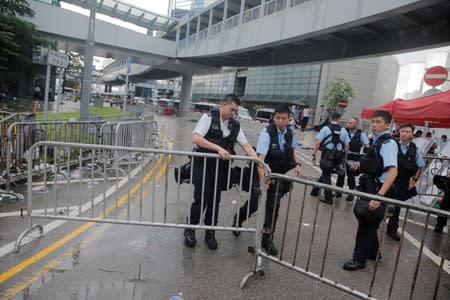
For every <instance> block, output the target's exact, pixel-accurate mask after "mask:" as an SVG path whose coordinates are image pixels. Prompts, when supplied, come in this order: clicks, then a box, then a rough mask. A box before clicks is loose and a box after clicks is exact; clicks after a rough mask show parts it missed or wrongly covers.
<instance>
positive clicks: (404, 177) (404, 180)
mask: <svg viewBox="0 0 450 300" xmlns="http://www.w3.org/2000/svg"><path fill="white" fill-rule="evenodd" d="M399 132H400V141H399V143H398V150H399V151H398V157H397V163H398V174H397V178H396V179H395V190H396V199H397V200H401V201H405V200H408V199H409V198H411V197H413V196H415V195H416V194H417V192H416V190H415V186H416V182H417V181H418V180H419V177H420V173H421V170H422V168H423V167H424V166H425V161H424V160H423V153H422V151H420V149H419V148H418V147H417V146H416V144H414V142H412V141H411V140H412V138H413V135H414V125H412V124H411V123H407V124H402V125H400V127H399ZM399 216H400V207H399V206H396V207H395V209H394V213H393V215H392V216H391V217H390V218H389V223H388V226H387V230H386V234H387V235H388V236H389V237H391V238H392V239H394V240H396V241H400V235H399V234H398V232H397V229H398V218H399Z"/></svg>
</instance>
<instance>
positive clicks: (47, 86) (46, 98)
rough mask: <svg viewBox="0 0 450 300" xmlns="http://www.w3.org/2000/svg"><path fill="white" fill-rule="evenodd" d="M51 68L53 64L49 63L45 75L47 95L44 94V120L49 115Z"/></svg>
mask: <svg viewBox="0 0 450 300" xmlns="http://www.w3.org/2000/svg"><path fill="white" fill-rule="evenodd" d="M50 69H51V66H50V65H49V64H47V74H46V77H45V96H44V121H47V117H48V92H49V91H48V90H49V87H50Z"/></svg>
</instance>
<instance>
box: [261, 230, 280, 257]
mask: <svg viewBox="0 0 450 300" xmlns="http://www.w3.org/2000/svg"><path fill="white" fill-rule="evenodd" d="M261 246H262V248H263V249H264V250H266V252H267V253H268V254H269V255H274V256H275V255H277V254H278V249H277V247H276V246H275V245H274V243H273V241H272V240H271V235H270V233H263V235H262V240H261Z"/></svg>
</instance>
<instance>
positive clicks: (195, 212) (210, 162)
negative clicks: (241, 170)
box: [190, 157, 226, 225]
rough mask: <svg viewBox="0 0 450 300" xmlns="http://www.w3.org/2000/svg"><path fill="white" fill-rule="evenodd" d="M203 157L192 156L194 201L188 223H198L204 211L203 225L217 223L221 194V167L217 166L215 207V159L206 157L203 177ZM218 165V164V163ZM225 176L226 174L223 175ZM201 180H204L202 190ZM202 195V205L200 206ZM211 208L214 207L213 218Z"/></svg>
mask: <svg viewBox="0 0 450 300" xmlns="http://www.w3.org/2000/svg"><path fill="white" fill-rule="evenodd" d="M203 165H204V159H203V158H198V157H196V158H194V166H193V167H194V169H193V170H192V176H193V180H192V181H193V183H194V202H193V203H192V205H191V220H190V224H199V223H200V215H201V212H202V211H205V210H206V212H205V219H204V221H205V222H204V223H205V225H217V220H218V217H219V216H218V215H219V204H220V195H221V184H220V182H221V180H222V176H221V175H222V174H221V173H224V172H220V171H221V170H223V168H220V167H219V172H218V173H217V187H216V194H215V207H214V186H215V182H216V159H215V158H207V159H206V170H205V176H204V177H203ZM219 165H220V164H219ZM225 176H226V175H225ZM203 180H204V181H205V184H204V190H203V189H202V187H203ZM202 195H203V207H201V203H202ZM213 208H214V220H213ZM213 221H214V222H213Z"/></svg>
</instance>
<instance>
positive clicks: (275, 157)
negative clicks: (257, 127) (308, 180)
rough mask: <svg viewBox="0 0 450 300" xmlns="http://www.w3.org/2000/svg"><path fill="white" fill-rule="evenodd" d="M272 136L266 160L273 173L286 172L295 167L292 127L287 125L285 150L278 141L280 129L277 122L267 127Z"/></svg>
mask: <svg viewBox="0 0 450 300" xmlns="http://www.w3.org/2000/svg"><path fill="white" fill-rule="evenodd" d="M266 130H267V133H268V134H269V137H270V145H269V151H268V152H267V155H266V158H265V159H264V161H265V162H266V163H267V164H268V165H269V167H270V169H271V171H272V173H279V174H285V173H286V172H288V171H289V170H291V169H292V168H294V167H295V161H294V158H293V154H294V149H293V148H292V139H293V135H292V129H291V128H289V127H287V128H286V133H285V134H284V140H285V145H284V151H281V148H280V145H279V143H278V129H277V127H276V125H275V124H271V125H269V126H267V127H266Z"/></svg>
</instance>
